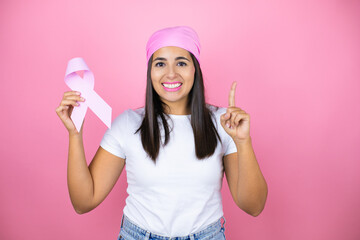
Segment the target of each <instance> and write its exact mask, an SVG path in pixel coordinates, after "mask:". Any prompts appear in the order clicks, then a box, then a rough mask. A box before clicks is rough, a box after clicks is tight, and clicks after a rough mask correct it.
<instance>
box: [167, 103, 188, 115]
mask: <svg viewBox="0 0 360 240" xmlns="http://www.w3.org/2000/svg"><path fill="white" fill-rule="evenodd" d="M166 104H167V105H168V106H169V107H167V106H165V107H164V112H165V113H166V114H172V115H189V114H191V109H190V108H187V107H186V105H185V104H181V103H166Z"/></svg>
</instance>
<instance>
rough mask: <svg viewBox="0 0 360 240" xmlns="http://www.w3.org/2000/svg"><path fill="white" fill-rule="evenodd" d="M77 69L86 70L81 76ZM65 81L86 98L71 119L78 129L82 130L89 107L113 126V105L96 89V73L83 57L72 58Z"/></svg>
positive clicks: (74, 110) (104, 121) (73, 112)
mask: <svg viewBox="0 0 360 240" xmlns="http://www.w3.org/2000/svg"><path fill="white" fill-rule="evenodd" d="M76 71H84V76H83V78H81V77H80V76H79V75H78V74H77V73H76ZM65 83H66V85H68V86H69V87H70V88H71V90H73V91H78V92H80V93H81V96H82V97H83V98H85V102H79V104H80V105H79V106H77V107H74V109H73V111H72V114H71V119H72V121H73V123H74V124H75V127H76V129H77V130H78V131H79V132H80V129H81V125H82V123H83V121H84V118H85V114H86V111H87V109H88V107H89V108H90V109H91V110H92V111H93V112H94V113H95V114H96V115H97V116H98V117H99V118H100V119H101V121H103V123H105V125H106V126H107V127H108V128H111V107H110V106H109V105H108V104H107V103H106V102H105V101H104V100H103V99H102V98H101V97H100V96H99V95H98V94H97V93H96V92H95V91H94V84H95V81H94V75H93V73H92V72H91V71H90V69H89V67H88V66H87V65H86V63H85V61H84V59H82V58H81V57H77V58H73V59H70V60H69V62H68V65H67V68H66V73H65Z"/></svg>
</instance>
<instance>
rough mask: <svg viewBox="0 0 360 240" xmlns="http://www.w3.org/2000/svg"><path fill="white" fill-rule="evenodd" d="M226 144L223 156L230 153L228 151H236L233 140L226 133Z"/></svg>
mask: <svg viewBox="0 0 360 240" xmlns="http://www.w3.org/2000/svg"><path fill="white" fill-rule="evenodd" d="M225 144H226V146H225V153H224V156H226V155H228V154H230V153H234V152H237V148H236V145H235V142H234V140H233V139H232V138H231V137H230V136H229V135H228V137H227V138H226V143H225Z"/></svg>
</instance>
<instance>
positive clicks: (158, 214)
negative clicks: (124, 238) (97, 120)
mask: <svg viewBox="0 0 360 240" xmlns="http://www.w3.org/2000/svg"><path fill="white" fill-rule="evenodd" d="M208 107H209V108H210V110H211V111H213V113H214V116H215V118H216V121H214V119H213V122H214V125H215V127H216V129H217V131H218V133H219V135H220V138H221V140H222V144H221V143H220V141H219V140H218V145H217V147H216V150H215V152H214V154H213V155H212V156H211V157H209V158H205V159H203V160H198V159H197V157H196V154H195V143H194V134H193V130H192V127H191V123H190V117H191V115H169V116H170V117H171V119H172V121H171V120H168V124H169V130H170V140H169V142H168V144H167V145H166V146H162V145H161V144H160V151H159V156H158V158H157V159H156V165H155V164H154V162H153V161H152V160H151V159H150V158H149V157H148V156H147V153H146V152H145V150H144V149H143V147H142V143H141V136H140V131H139V132H138V133H137V134H134V133H135V131H136V130H137V129H138V128H139V127H140V125H141V122H142V119H143V117H144V113H145V111H144V107H142V108H138V109H136V110H132V109H128V110H125V111H124V112H123V113H121V114H120V115H119V116H118V117H117V118H116V119H115V120H114V121H113V123H112V125H111V129H108V130H107V131H106V132H105V134H104V137H103V139H102V140H101V143H100V146H101V147H102V148H104V149H105V150H107V151H109V152H110V153H112V154H114V155H116V156H118V157H121V158H124V159H126V160H125V161H126V165H125V168H126V173H127V183H128V188H127V193H128V194H129V196H128V197H127V198H126V205H125V207H124V210H123V211H124V214H125V215H126V216H127V217H128V218H129V219H130V220H132V222H134V223H136V224H137V225H138V226H140V227H141V228H143V229H146V230H148V231H150V232H152V233H155V234H158V235H162V236H168V237H174V236H185V235H189V234H191V233H194V232H197V231H201V230H203V229H204V228H205V227H206V226H207V225H209V224H211V223H213V222H215V221H216V220H218V219H219V218H220V217H222V216H223V209H222V199H221V192H220V190H221V187H222V180H223V176H224V168H223V163H222V158H223V156H224V155H227V154H230V153H234V152H237V149H236V145H235V143H234V141H233V139H232V138H231V137H230V136H229V135H228V134H227V133H226V132H225V130H224V129H223V127H222V126H221V124H220V115H221V114H223V113H225V112H226V108H222V107H220V108H218V110H216V107H215V106H213V105H208ZM158 121H159V123H160V131H161V135H162V136H164V131H163V129H162V124H161V119H160V117H159V119H158ZM172 122H173V123H172ZM171 129H172V131H171ZM161 142H162V143H163V140H162V141H161Z"/></svg>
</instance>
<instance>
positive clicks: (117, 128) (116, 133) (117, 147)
mask: <svg viewBox="0 0 360 240" xmlns="http://www.w3.org/2000/svg"><path fill="white" fill-rule="evenodd" d="M127 124H128V111H127V110H126V111H124V112H123V113H121V114H120V115H119V116H118V117H117V118H116V119H115V120H114V121H113V122H112V123H111V128H108V129H107V130H106V132H105V134H104V136H103V138H102V140H101V142H100V146H101V147H102V148H103V149H105V150H106V151H108V152H110V153H112V154H114V155H115V156H118V157H121V158H123V159H125V158H126V154H125V141H124V139H125V137H126V135H127V131H126V129H127Z"/></svg>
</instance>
